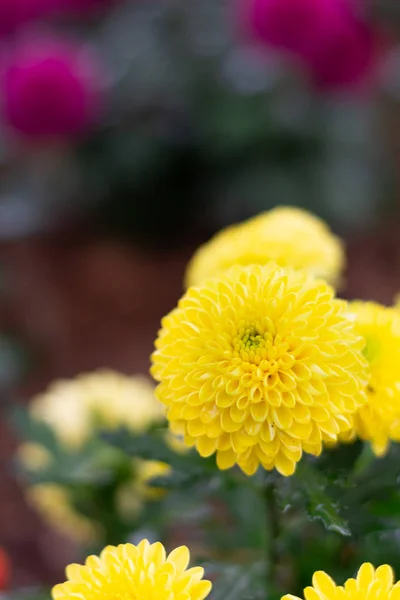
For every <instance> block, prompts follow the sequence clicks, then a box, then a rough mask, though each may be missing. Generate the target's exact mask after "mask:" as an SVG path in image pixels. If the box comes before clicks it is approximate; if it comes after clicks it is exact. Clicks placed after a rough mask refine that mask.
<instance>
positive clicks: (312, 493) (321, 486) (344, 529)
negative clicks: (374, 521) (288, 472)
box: [295, 460, 351, 536]
mask: <svg viewBox="0 0 400 600" xmlns="http://www.w3.org/2000/svg"><path fill="white" fill-rule="evenodd" d="M295 479H296V482H297V484H298V485H299V488H300V489H301V491H302V492H303V494H304V500H305V505H306V509H307V512H308V515H309V517H310V518H311V519H312V520H319V521H321V522H322V523H323V525H324V527H325V528H326V529H327V530H328V531H334V532H336V533H339V534H340V535H343V536H349V535H351V531H350V529H349V526H348V523H347V521H346V520H345V519H344V518H343V517H342V515H341V514H340V509H339V506H338V505H337V502H335V501H334V499H333V498H332V497H330V496H329V495H328V492H327V489H328V487H329V481H328V480H327V478H326V477H325V476H324V475H323V474H322V473H320V472H319V471H318V470H317V469H316V468H314V467H313V466H312V465H311V464H310V463H309V462H307V461H306V460H303V461H302V462H301V463H300V464H299V465H298V467H297V472H296V477H295Z"/></svg>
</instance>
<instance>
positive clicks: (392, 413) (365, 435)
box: [343, 302, 400, 456]
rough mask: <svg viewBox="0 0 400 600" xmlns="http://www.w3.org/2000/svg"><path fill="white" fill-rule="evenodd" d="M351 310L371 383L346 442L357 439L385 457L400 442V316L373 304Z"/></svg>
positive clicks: (358, 304) (355, 304)
mask: <svg viewBox="0 0 400 600" xmlns="http://www.w3.org/2000/svg"><path fill="white" fill-rule="evenodd" d="M349 309H350V311H351V313H352V315H353V318H354V320H355V326H356V330H357V332H358V333H359V334H360V335H361V336H362V337H363V338H364V340H365V348H364V355H365V357H366V359H367V360H368V363H369V382H368V386H367V402H366V404H365V405H364V406H363V407H361V408H360V410H359V411H358V412H357V413H356V415H355V418H354V429H353V430H352V431H350V432H349V433H347V434H345V436H344V438H343V441H347V440H346V438H347V439H348V438H349V437H350V438H351V437H355V436H356V435H358V437H360V438H361V439H362V440H365V441H369V442H370V443H371V446H372V449H373V451H374V453H375V454H376V455H377V456H382V455H383V454H385V452H386V450H387V448H388V445H389V443H390V440H393V441H400V313H399V312H398V311H396V310H395V309H393V308H388V307H386V306H382V305H380V304H377V303H374V302H352V303H350V305H349Z"/></svg>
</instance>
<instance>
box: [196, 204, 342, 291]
mask: <svg viewBox="0 0 400 600" xmlns="http://www.w3.org/2000/svg"><path fill="white" fill-rule="evenodd" d="M271 260H273V261H275V262H276V263H277V264H279V265H280V266H283V267H285V266H289V267H293V268H296V269H305V270H307V271H308V272H309V273H310V274H311V275H313V276H314V277H321V278H322V279H325V280H326V281H329V282H330V283H332V284H335V285H337V284H338V282H339V279H340V276H341V273H342V271H343V267H344V262H345V260H344V252H343V245H342V242H341V241H340V239H339V238H337V237H336V236H334V235H333V234H332V233H331V231H330V230H329V228H328V226H327V225H326V224H325V223H324V222H323V221H322V220H321V219H319V218H318V217H316V216H315V215H313V214H311V213H309V212H307V211H306V210H303V209H301V208H295V207H290V206H278V207H277V208H274V209H273V210H270V211H267V212H264V213H262V214H260V215H258V216H257V217H254V218H252V219H249V220H248V221H245V222H244V223H239V224H237V225H233V226H231V227H227V228H226V229H223V230H222V231H220V232H219V233H217V234H216V235H215V236H214V237H213V238H212V239H211V240H210V241H209V242H207V243H205V244H204V245H203V246H201V247H200V248H199V249H198V250H197V252H196V253H195V254H194V256H193V258H192V260H191V261H190V263H189V266H188V268H187V272H186V286H187V287H189V286H192V285H199V284H201V283H202V282H203V281H204V280H205V279H208V278H209V277H212V276H214V275H216V274H218V273H220V272H221V271H223V270H225V269H228V268H230V267H232V266H233V265H242V266H246V265H250V264H259V265H265V264H267V263H268V262H269V261H271Z"/></svg>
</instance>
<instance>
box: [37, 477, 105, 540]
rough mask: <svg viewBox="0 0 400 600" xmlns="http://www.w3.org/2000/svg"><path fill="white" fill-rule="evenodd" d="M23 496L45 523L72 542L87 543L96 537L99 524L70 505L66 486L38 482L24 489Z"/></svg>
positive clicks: (98, 532)
mask: <svg viewBox="0 0 400 600" xmlns="http://www.w3.org/2000/svg"><path fill="white" fill-rule="evenodd" d="M25 496H26V499H27V501H28V503H29V504H30V505H31V506H32V508H33V509H34V510H35V511H36V512H37V513H38V514H40V516H41V518H42V519H43V520H44V522H45V523H47V524H48V525H49V526H50V527H52V528H53V529H54V530H56V531H59V532H60V533H62V534H63V535H65V536H66V537H68V538H70V539H71V540H73V541H74V542H76V543H78V544H89V543H91V542H93V541H94V540H96V539H98V537H99V535H100V526H99V525H98V523H95V522H93V521H91V520H90V519H88V518H86V517H84V516H82V515H81V514H79V513H78V512H77V511H76V510H75V509H74V508H73V507H72V504H71V498H70V495H69V492H68V490H67V489H66V488H64V487H62V486H60V485H56V484H52V483H40V484H36V485H33V486H31V487H29V488H28V489H26V491H25Z"/></svg>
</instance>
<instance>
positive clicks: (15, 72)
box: [2, 37, 102, 138]
mask: <svg viewBox="0 0 400 600" xmlns="http://www.w3.org/2000/svg"><path fill="white" fill-rule="evenodd" d="M101 84H102V77H101V68H100V67H99V64H98V60H97V57H96V56H95V55H93V54H92V52H89V51H88V50H87V49H85V50H83V49H82V48H81V47H80V46H79V45H76V44H74V43H73V42H71V41H67V40H61V39H53V38H48V37H46V38H30V39H28V40H24V41H23V42H21V43H20V44H18V45H17V46H16V47H15V48H14V49H13V50H12V51H11V53H10V55H9V56H8V60H7V61H6V65H5V69H4V73H3V80H2V86H3V90H2V96H3V103H4V104H3V108H4V115H5V119H6V121H7V123H8V124H9V125H10V126H12V127H13V128H14V129H16V130H18V131H19V132H21V133H22V134H24V135H25V136H27V137H33V138H51V137H69V136H74V135H78V134H79V133H81V132H83V131H84V130H86V129H87V128H88V127H89V126H90V125H92V124H93V122H94V121H95V120H96V119H97V118H98V117H99V114H100V112H101V111H100V109H101V105H102V94H101Z"/></svg>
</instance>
